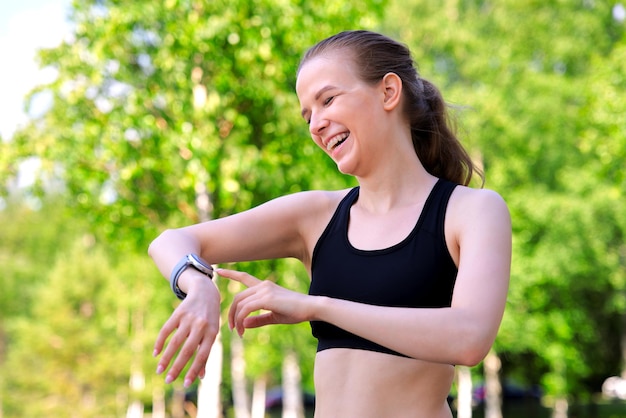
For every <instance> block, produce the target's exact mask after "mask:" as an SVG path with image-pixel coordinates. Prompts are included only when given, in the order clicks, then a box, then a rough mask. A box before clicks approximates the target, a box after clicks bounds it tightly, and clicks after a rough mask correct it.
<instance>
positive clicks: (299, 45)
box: [0, 0, 384, 333]
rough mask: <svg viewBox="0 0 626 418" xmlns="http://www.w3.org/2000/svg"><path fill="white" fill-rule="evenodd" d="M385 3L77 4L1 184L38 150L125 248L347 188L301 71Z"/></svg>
mask: <svg viewBox="0 0 626 418" xmlns="http://www.w3.org/2000/svg"><path fill="white" fill-rule="evenodd" d="M383 3H384V2H383V1H379V0H370V1H367V2H365V3H363V2H362V3H361V4H359V5H358V6H357V5H351V4H338V3H336V2H332V1H324V2H322V3H319V2H318V3H315V4H311V3H308V2H302V1H290V2H279V1H270V0H257V1H253V2H250V1H243V0H238V1H229V2H226V1H211V2H205V1H194V0H181V1H177V0H170V1H165V2H156V3H155V2H149V1H139V2H137V1H107V0H103V1H89V0H85V1H76V2H74V4H73V8H72V13H71V20H72V22H73V24H74V28H75V30H74V34H73V38H72V39H71V40H69V41H66V42H65V43H63V44H62V45H61V46H59V47H58V48H54V49H51V50H45V51H42V52H41V53H40V60H41V66H42V67H52V68H54V69H56V70H57V72H58V77H57V79H56V80H55V81H54V82H52V83H50V84H48V85H45V86H41V87H39V88H38V89H36V90H35V91H34V92H33V93H32V94H31V96H30V97H31V99H33V98H34V97H36V96H37V95H39V94H47V95H50V96H51V97H52V98H53V104H52V106H51V108H50V109H49V110H48V111H47V112H45V113H44V114H43V115H42V116H41V117H39V118H37V119H35V120H34V121H33V123H32V124H30V125H29V126H28V127H27V128H25V129H23V130H21V131H19V132H18V133H16V135H15V136H14V137H13V138H12V140H11V141H10V142H9V143H8V144H7V147H8V148H9V149H10V150H11V153H12V155H13V156H14V157H15V158H14V160H12V161H14V162H10V161H9V162H8V163H11V166H10V169H8V170H3V171H2V172H1V173H0V174H1V175H3V176H4V177H3V178H1V179H0V180H3V181H6V178H7V176H8V175H11V174H14V173H15V164H17V163H19V161H23V160H24V159H25V158H33V157H34V158H37V159H38V160H39V161H40V163H41V167H42V170H41V173H42V174H46V175H48V176H51V177H54V178H60V179H61V180H62V183H63V185H64V186H65V188H66V190H67V193H68V195H69V196H71V199H70V200H69V203H70V205H71V206H72V207H73V208H74V209H75V211H76V212H75V213H77V214H80V215H81V216H84V217H85V218H87V219H88V221H89V222H90V224H91V225H92V226H93V227H94V230H95V231H96V233H97V236H98V238H100V239H102V240H104V241H113V242H115V243H116V246H117V248H118V250H120V251H124V250H128V251H135V250H137V249H140V250H142V251H144V250H145V248H146V247H147V245H148V243H149V242H150V240H151V239H152V238H154V237H155V236H156V235H157V233H158V231H160V230H162V229H164V228H166V227H171V226H179V225H184V224H188V223H190V222H197V221H200V220H202V219H207V218H214V217H219V216H224V215H227V214H230V213H233V212H235V211H240V210H242V209H247V208H248V207H250V206H254V205H256V204H258V203H260V202H262V201H265V200H267V199H269V198H272V197H274V196H277V195H279V194H284V193H286V192H295V191H298V190H301V189H305V188H316V187H320V186H322V185H323V186H324V187H335V186H337V185H341V186H345V185H346V183H347V180H346V179H344V178H341V177H339V176H336V175H335V171H336V170H335V168H334V167H333V166H332V163H331V161H329V160H327V159H325V156H324V155H323V153H319V152H316V150H315V145H314V144H313V143H312V141H309V140H308V139H307V138H308V136H309V135H308V133H307V132H306V125H305V124H304V123H303V121H302V120H301V119H300V118H299V115H298V114H299V112H298V108H299V107H298V105H297V102H296V99H295V95H294V93H293V89H294V85H295V71H296V65H297V62H298V58H299V56H300V55H301V54H302V52H303V51H304V49H305V48H306V47H308V46H309V45H311V44H313V43H314V42H315V41H317V40H319V39H320V38H321V37H323V36H327V35H330V34H332V33H334V32H337V31H339V30H340V29H343V28H344V27H346V26H350V27H352V26H354V25H358V26H371V25H373V24H374V23H375V22H376V19H377V17H378V16H379V14H380V13H381V11H382V7H383V5H384V4H383ZM11 167H12V168H11ZM311 167H315V170H314V171H313V170H311ZM255 268H262V267H255ZM251 273H253V274H254V273H255V271H254V268H253V269H252V271H251ZM139 315H141V314H139ZM154 332H155V333H156V330H155V331H154Z"/></svg>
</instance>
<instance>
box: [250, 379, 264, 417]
mask: <svg viewBox="0 0 626 418" xmlns="http://www.w3.org/2000/svg"><path fill="white" fill-rule="evenodd" d="M266 389H267V380H266V378H265V376H263V377H259V378H258V379H256V380H255V381H254V391H253V393H252V417H251V418H265V399H266Z"/></svg>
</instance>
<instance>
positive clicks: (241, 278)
mask: <svg viewBox="0 0 626 418" xmlns="http://www.w3.org/2000/svg"><path fill="white" fill-rule="evenodd" d="M215 272H216V273H217V274H219V275H220V276H222V277H226V278H227V279H231V280H234V281H236V282H239V283H241V284H243V285H245V286H246V287H251V286H254V285H256V284H259V283H261V280H259V279H257V278H256V277H254V276H253V275H251V274H248V273H246V272H243V271H237V270H229V269H223V268H218V269H216V270H215Z"/></svg>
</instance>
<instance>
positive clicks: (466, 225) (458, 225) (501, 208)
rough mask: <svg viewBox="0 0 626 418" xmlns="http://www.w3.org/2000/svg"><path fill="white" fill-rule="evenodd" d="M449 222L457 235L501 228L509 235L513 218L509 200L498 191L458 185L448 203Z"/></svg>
mask: <svg viewBox="0 0 626 418" xmlns="http://www.w3.org/2000/svg"><path fill="white" fill-rule="evenodd" d="M447 218H448V221H449V222H450V223H451V224H452V227H453V230H454V231H455V232H456V233H457V234H463V233H469V232H475V231H476V232H480V233H490V232H493V231H500V232H501V233H503V234H504V235H510V232H511V218H510V214H509V209H508V207H507V204H506V202H505V201H504V199H503V198H502V196H500V194H498V193H497V192H495V191H493V190H489V189H473V188H470V187H466V186H457V187H456V188H455V190H454V192H453V194H452V196H451V198H450V203H449V205H448V217H447Z"/></svg>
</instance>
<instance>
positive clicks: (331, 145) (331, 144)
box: [326, 133, 350, 151]
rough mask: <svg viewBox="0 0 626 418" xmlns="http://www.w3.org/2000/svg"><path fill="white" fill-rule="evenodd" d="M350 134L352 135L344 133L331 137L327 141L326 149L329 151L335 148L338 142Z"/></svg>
mask: <svg viewBox="0 0 626 418" xmlns="http://www.w3.org/2000/svg"><path fill="white" fill-rule="evenodd" d="M348 135H350V134H349V133H342V134H339V135H336V136H334V137H332V138H331V139H330V141H328V143H326V149H327V150H328V151H330V150H332V149H333V148H335V147H336V146H337V144H338V143H340V142H341V141H343V140H345V139H346V138H347V137H348Z"/></svg>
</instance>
